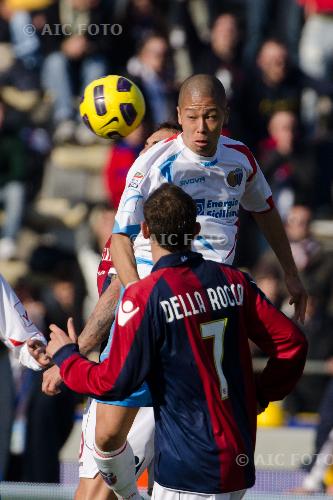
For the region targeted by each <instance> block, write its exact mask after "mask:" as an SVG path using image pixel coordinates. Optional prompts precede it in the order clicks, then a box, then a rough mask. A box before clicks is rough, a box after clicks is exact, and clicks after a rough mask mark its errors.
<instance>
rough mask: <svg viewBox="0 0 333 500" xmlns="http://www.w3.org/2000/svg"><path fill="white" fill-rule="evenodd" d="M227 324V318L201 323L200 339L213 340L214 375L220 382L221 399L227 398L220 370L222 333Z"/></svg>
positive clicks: (222, 353)
mask: <svg viewBox="0 0 333 500" xmlns="http://www.w3.org/2000/svg"><path fill="white" fill-rule="evenodd" d="M227 323H228V318H224V319H219V320H217V321H210V322H209V323H201V325H200V331H201V337H202V338H203V339H204V340H208V339H213V356H214V364H215V370H216V374H217V376H218V379H219V381H220V392H221V397H222V399H227V398H228V383H227V380H226V378H225V375H224V373H223V369H222V362H223V355H224V345H223V344H224V333H225V329H226V326H227Z"/></svg>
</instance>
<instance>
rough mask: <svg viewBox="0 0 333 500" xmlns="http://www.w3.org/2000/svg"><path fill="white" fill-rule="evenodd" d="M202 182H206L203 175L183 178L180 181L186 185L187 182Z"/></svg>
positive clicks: (182, 184)
mask: <svg viewBox="0 0 333 500" xmlns="http://www.w3.org/2000/svg"><path fill="white" fill-rule="evenodd" d="M202 182H206V179H205V177H204V176H202V177H192V178H191V179H183V180H181V181H180V183H179V184H180V185H181V186H187V185H188V184H201V183H202Z"/></svg>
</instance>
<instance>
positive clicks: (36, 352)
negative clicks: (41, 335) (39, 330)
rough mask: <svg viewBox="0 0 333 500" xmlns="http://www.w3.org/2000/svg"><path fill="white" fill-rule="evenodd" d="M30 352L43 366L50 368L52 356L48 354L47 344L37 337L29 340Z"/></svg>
mask: <svg viewBox="0 0 333 500" xmlns="http://www.w3.org/2000/svg"><path fill="white" fill-rule="evenodd" d="M27 346H28V351H29V354H30V355H31V356H32V357H33V358H34V359H35V360H36V361H37V363H38V364H39V365H40V366H41V367H42V368H48V367H49V366H50V364H51V358H50V356H48V355H47V354H46V346H45V344H43V342H41V341H40V340H37V339H29V340H28V341H27Z"/></svg>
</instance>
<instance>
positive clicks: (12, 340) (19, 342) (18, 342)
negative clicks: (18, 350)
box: [8, 339, 24, 347]
mask: <svg viewBox="0 0 333 500" xmlns="http://www.w3.org/2000/svg"><path fill="white" fill-rule="evenodd" d="M8 340H9V341H10V342H11V343H12V344H13V346H14V347H19V346H20V345H23V344H24V341H23V342H21V341H20V340H14V339H8Z"/></svg>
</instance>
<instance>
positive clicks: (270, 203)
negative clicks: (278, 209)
mask: <svg viewBox="0 0 333 500" xmlns="http://www.w3.org/2000/svg"><path fill="white" fill-rule="evenodd" d="M266 203H267V204H268V206H269V208H267V210H262V211H261V212H254V213H255V214H267V212H270V211H271V210H272V209H273V208H274V207H275V204H274V200H273V198H272V196H270V197H269V198H267V199H266Z"/></svg>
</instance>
